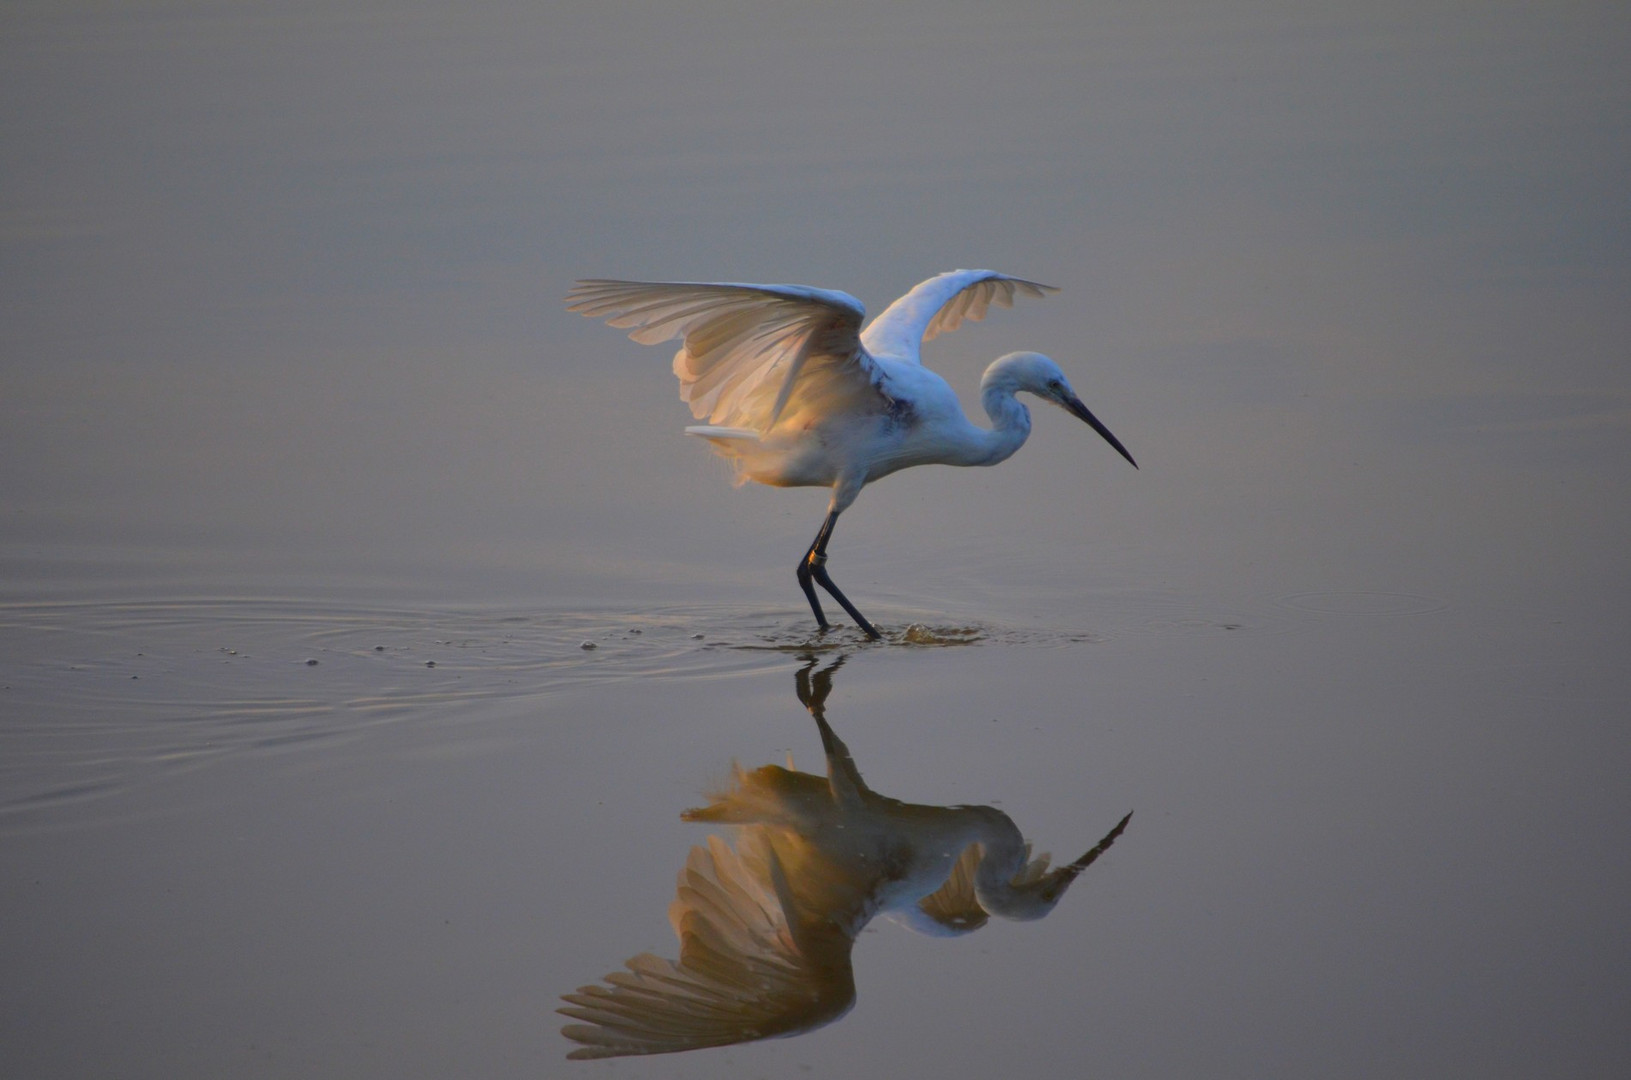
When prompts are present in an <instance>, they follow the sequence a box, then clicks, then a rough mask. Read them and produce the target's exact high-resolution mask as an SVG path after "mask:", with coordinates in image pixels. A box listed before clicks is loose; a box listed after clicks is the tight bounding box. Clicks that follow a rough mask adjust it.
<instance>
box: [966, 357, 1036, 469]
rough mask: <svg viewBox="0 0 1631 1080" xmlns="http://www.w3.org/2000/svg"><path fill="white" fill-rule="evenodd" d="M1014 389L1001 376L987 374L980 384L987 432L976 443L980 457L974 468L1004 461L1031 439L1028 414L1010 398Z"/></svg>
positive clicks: (1029, 413)
mask: <svg viewBox="0 0 1631 1080" xmlns="http://www.w3.org/2000/svg"><path fill="white" fill-rule="evenodd" d="M994 375H995V376H996V377H993V376H994ZM1015 389H1016V388H1015V386H1014V384H1013V382H1012V380H1010V379H1007V378H1004V377H1002V375H1001V373H995V372H992V371H989V370H988V371H987V372H986V373H985V378H984V379H983V380H981V383H980V403H981V404H982V405H984V406H985V413H986V415H987V416H989V417H991V428H990V430H989V431H986V432H984V436H983V438H981V439H980V442H981V444H982V445H981V450H982V451H983V453H982V455H981V457H980V459H979V460H978V461H977V462H976V464H980V465H995V464H997V462H999V461H1006V460H1008V459H1009V458H1010V457H1013V455H1014V451H1016V450H1018V449H1019V448H1020V447H1022V446H1024V445H1025V440H1026V439H1028V438H1030V437H1031V410H1030V409H1027V408H1026V407H1025V405H1024V404H1023V403H1022V402H1021V401H1020V400H1019V399H1018V398H1016V397H1015V396H1014V392H1015Z"/></svg>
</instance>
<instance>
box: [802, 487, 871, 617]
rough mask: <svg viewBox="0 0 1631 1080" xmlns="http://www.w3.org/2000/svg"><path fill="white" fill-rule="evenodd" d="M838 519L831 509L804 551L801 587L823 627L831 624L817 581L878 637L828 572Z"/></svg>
mask: <svg viewBox="0 0 1631 1080" xmlns="http://www.w3.org/2000/svg"><path fill="white" fill-rule="evenodd" d="M837 523H838V511H836V510H834V511H832V512H831V513H829V514H828V515H827V520H826V521H824V522H822V524H821V531H820V532H818V533H816V538H815V542H814V543H812V544H811V545H810V550H809V551H806V552H805V553H804V559H803V560H802V561H801V562H800V563H799V569H798V579H799V588H801V589H803V590H804V597H805V599H807V600H809V601H810V610H811V611H813V612H815V617H816V622H817V623H819V624H820V626H821V629H823V630H828V629H831V627H830V626H829V624H828V623H827V617H826V616H825V615H823V614H822V613H821V601H820V600H818V599H816V591H815V586H816V585H820V586H821V587H822V588H823V589H826V590H827V592H828V594H829V595H831V596H832V598H833V599H834V600H837V601H838V606H839V607H841V608H843V609H844V610H845V611H847V612H849V617H850V618H852V619H854V620H855V625H856V626H859V627H860V628H861V630H862V631H863V632H864V633H865V634H866V636H867V637H869V638H871V639H872V640H874V641H876V640H878V639H879V638H880V637H882V636H883V635H881V634H879V633H878V631H877V630H875V629H873V627H872V624H871V623H869V622H867V621H866V616H864V615H862V614H861V613H860V612H859V611H856V610H855V605H854V604H852V603H850V602H849V597H847V596H845V595H844V594H843V593H842V592H840V591H839V589H838V586H837V585H836V584H834V583H833V579H832V577H831V576H829V575H828V573H827V541H828V540H831V539H832V530H833V526H834V525H836V524H837Z"/></svg>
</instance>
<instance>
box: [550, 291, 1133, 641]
mask: <svg viewBox="0 0 1631 1080" xmlns="http://www.w3.org/2000/svg"><path fill="white" fill-rule="evenodd" d="M1050 291H1053V290H1051V289H1050V288H1049V287H1048V286H1045V285H1038V284H1037V283H1035V282H1031V281H1024V280H1022V279H1020V278H1014V277H1009V276H1007V275H1004V274H998V273H995V272H993V271H990V270H956V271H952V272H950V273H946V274H940V275H939V276H937V277H933V278H930V279H929V280H928V281H925V282H923V283H922V284H920V285H918V286H917V287H916V288H914V289H913V290H912V291H911V292H909V293H907V294H906V295H905V296H903V297H901V298H900V299H899V300H897V301H895V302H894V303H893V304H891V305H890V306H889V307H888V308H887V309H886V310H885V311H884V312H883V314H881V315H879V316H878V317H877V318H876V319H874V320H873V321H872V322H871V324H869V325H868V326H867V327H866V328H865V330H862V328H861V323H862V320H863V319H864V318H865V316H866V311H865V309H864V308H863V307H862V306H861V304H860V302H859V301H857V300H856V299H855V298H854V297H851V296H849V295H847V294H845V293H841V292H831V291H828V290H825V289H813V288H808V287H805V286H799V285H741V284H728V283H721V284H703V283H690V282H635V281H598V280H597V281H580V282H578V284H577V286H576V287H575V288H574V289H573V290H572V292H571V294H570V296H569V299H570V300H571V301H572V303H571V310H573V311H578V312H581V313H583V314H585V315H590V316H598V317H603V318H605V319H606V320H607V321H608V322H609V323H610V324H611V325H613V326H618V327H630V328H632V330H631V332H630V334H629V336H630V337H632V338H634V340H636V341H639V342H642V343H645V344H656V343H658V342H662V341H667V340H670V339H671V338H675V337H679V338H681V339H682V340H683V343H684V344H683V346H682V347H681V349H680V351H679V352H678V353H677V354H676V355H675V357H674V372H675V374H676V375H678V376H679V379H680V397H681V399H682V400H684V401H686V402H688V403H689V404H690V406H691V411H692V413H693V414H694V415H695V416H696V417H697V418H698V419H703V420H706V421H707V423H706V424H704V425H700V426H696V427H690V428H687V429H686V430H687V431H688V432H690V433H691V434H694V435H698V436H700V437H702V438H705V439H707V440H708V441H709V442H710V443H712V444H713V446H714V448H715V449H716V450H717V451H718V452H720V453H721V454H723V455H724V456H725V457H727V458H730V459H731V460H732V462H733V463H734V464H735V466H736V469H737V473H738V477H739V478H740V479H745V480H753V481H757V482H758V483H761V484H769V485H772V486H775V487H828V488H831V489H832V500H831V502H830V503H829V504H828V507H827V518H826V521H825V522H824V523H823V524H822V527H821V531H820V532H819V533H817V534H816V539H815V542H814V543H812V544H811V545H810V547H809V549H808V550H807V551H806V552H805V555H804V558H803V560H801V561H800V563H799V569H798V579H799V585H800V587H801V588H802V589H803V590H804V594H805V597H806V598H807V599H808V600H809V601H810V608H811V610H812V611H814V613H815V617H816V621H817V622H818V623H819V624H820V625H821V627H822V628H823V629H826V628H827V625H828V624H827V619H826V616H825V615H824V614H823V613H822V610H821V604H820V602H819V601H818V600H817V599H816V594H815V588H814V585H816V584H819V585H821V586H822V587H823V588H824V589H826V590H827V591H828V592H829V593H830V594H832V597H833V599H835V600H837V601H838V603H839V604H841V605H842V606H843V608H844V610H846V611H847V612H849V614H850V616H851V617H852V618H854V619H855V621H856V623H857V624H858V625H859V626H860V627H861V628H862V629H863V630H864V631H866V633H867V634H868V636H870V637H874V638H875V637H877V636H878V632H877V631H876V630H875V629H873V627H872V624H871V623H869V622H867V620H866V619H865V618H863V617H862V616H861V613H860V612H859V611H857V610H856V609H855V607H854V605H852V604H851V603H850V602H849V600H848V599H847V598H846V597H845V596H844V594H843V593H842V592H840V591H839V590H838V587H837V586H836V585H835V584H833V582H832V579H831V578H830V577H829V576H828V574H827V570H826V562H827V542H828V541H829V540H830V539H831V537H832V530H833V526H834V525H835V524H836V522H837V520H838V515H839V514H841V513H843V512H844V510H846V509H847V508H848V507H849V505H850V504H851V503H852V502H854V501H855V497H856V496H857V495H859V494H860V492H861V488H863V487H864V486H866V485H867V484H869V483H871V482H872V481H874V480H877V479H879V478H880V477H883V476H887V475H889V474H890V473H892V472H897V471H899V470H900V469H904V468H907V467H909V466H912V465H931V464H938V465H964V466H971V465H995V464H997V463H998V462H1000V461H1004V460H1006V459H1007V458H1009V457H1010V456H1012V455H1013V453H1014V451H1016V450H1018V449H1019V448H1020V447H1021V446H1023V445H1024V444H1025V440H1026V438H1028V437H1029V436H1030V433H1031V413H1030V410H1029V409H1027V408H1026V407H1025V405H1024V404H1023V403H1022V402H1020V401H1019V399H1018V398H1017V397H1016V395H1017V394H1018V393H1020V392H1021V391H1024V392H1028V393H1031V394H1035V395H1036V396H1038V397H1040V398H1042V399H1043V400H1044V401H1050V402H1053V403H1054V404H1056V405H1059V406H1060V407H1062V408H1064V409H1066V410H1067V411H1069V412H1071V413H1072V414H1074V415H1075V416H1077V417H1079V418H1080V419H1082V420H1083V421H1085V422H1086V423H1088V424H1090V425H1091V426H1092V427H1093V429H1094V430H1096V431H1097V432H1098V433H1099V434H1100V435H1102V436H1104V438H1105V439H1106V440H1108V441H1109V443H1110V444H1111V445H1112V446H1114V447H1115V448H1116V450H1117V451H1118V452H1120V453H1121V455H1122V456H1123V457H1125V458H1126V459H1127V460H1128V461H1129V462H1132V461H1133V458H1132V455H1131V454H1129V453H1127V450H1126V448H1124V447H1123V446H1122V445H1121V443H1120V442H1119V441H1118V440H1117V439H1116V437H1115V436H1114V435H1112V434H1111V433H1110V431H1109V429H1108V428H1106V427H1105V426H1104V425H1103V424H1101V423H1099V421H1098V419H1097V418H1095V417H1094V416H1093V414H1092V413H1091V412H1089V411H1088V409H1087V407H1086V406H1085V405H1083V404H1082V402H1081V400H1080V399H1079V398H1077V396H1076V394H1075V392H1074V391H1073V390H1072V389H1071V387H1070V383H1069V382H1068V381H1067V380H1066V379H1065V376H1064V373H1063V372H1062V371H1060V369H1059V366H1058V365H1057V364H1055V363H1054V362H1053V361H1052V360H1050V359H1048V358H1047V357H1045V356H1043V355H1041V354H1040V353H1028V352H1022V353H1009V354H1008V355H1007V356H1003V357H1001V358H999V359H998V360H996V361H995V362H993V363H992V364H991V366H990V367H989V368H987V369H986V372H985V376H984V377H983V379H982V380H981V384H980V385H981V402H982V404H983V405H984V407H985V412H986V415H987V416H988V417H989V418H990V421H991V426H990V427H988V428H987V427H981V426H979V425H978V424H975V423H973V422H972V421H970V420H969V419H968V417H967V416H965V415H964V414H963V409H962V406H961V404H959V402H958V400H957V395H956V394H955V393H954V392H953V391H952V389H951V387H950V386H949V385H947V383H946V381H945V380H944V379H942V378H941V377H940V376H939V375H936V374H935V373H934V372H932V371H930V370H929V369H928V368H926V367H924V366H923V364H922V362H921V360H920V358H919V351H920V349H921V346H922V343H923V342H924V341H928V340H932V339H933V338H934V337H935V336H936V335H937V334H939V333H941V332H942V331H945V330H954V329H956V328H957V327H958V326H959V325H960V324H961V323H962V321H963V319H965V318H968V319H975V320H978V319H982V318H984V317H985V313H986V311H987V309H988V308H989V306H990V305H991V303H992V302H996V303H997V304H999V305H1001V306H1004V307H1007V306H1009V305H1010V304H1011V303H1012V302H1013V298H1014V295H1015V294H1016V293H1017V292H1024V293H1026V294H1027V295H1031V296H1043V295H1045V294H1046V293H1047V292H1050ZM1134 465H1135V467H1136V463H1134Z"/></svg>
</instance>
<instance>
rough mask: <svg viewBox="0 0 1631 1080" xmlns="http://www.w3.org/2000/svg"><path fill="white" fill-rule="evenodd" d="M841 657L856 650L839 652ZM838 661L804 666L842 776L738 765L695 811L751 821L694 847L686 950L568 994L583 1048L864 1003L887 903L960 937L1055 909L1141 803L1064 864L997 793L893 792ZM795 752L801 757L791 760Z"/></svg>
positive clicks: (803, 685)
mask: <svg viewBox="0 0 1631 1080" xmlns="http://www.w3.org/2000/svg"><path fill="white" fill-rule="evenodd" d="M839 663H842V659H840V661H839ZM837 666H838V664H834V665H833V666H832V667H829V668H828V669H827V670H825V671H822V672H817V673H816V675H815V678H814V680H813V681H814V691H813V692H812V687H811V680H810V678H809V672H810V669H809V668H808V667H807V668H805V669H804V670H802V671H800V672H799V696H800V698H801V699H802V700H803V701H804V702H805V704H806V706H808V708H809V709H810V714H811V715H812V716H814V717H815V721H816V724H817V725H818V726H819V728H820V730H821V744H822V748H823V750H825V752H826V758H827V775H826V776H817V775H814V774H811V773H804V772H795V771H793V770H792V769H791V768H786V769H784V768H782V767H781V766H779V765H766V766H764V767H762V768H758V769H755V770H753V771H752V772H748V771H746V770H744V769H742V768H740V767H738V768H736V769H735V772H734V775H733V778H732V782H731V785H730V787H729V789H728V790H725V791H721V792H718V793H717V794H715V795H714V796H713V798H712V800H711V801H710V802H709V804H708V805H707V806H705V807H701V808H699V809H696V810H687V811H686V812H685V813H684V814H683V815H681V816H682V817H683V818H684V819H685V820H687V821H697V822H708V823H714V824H726V825H733V826H736V827H737V835H736V844H735V847H734V848H732V846H731V845H729V844H727V843H725V842H724V841H723V840H721V839H720V838H719V837H717V836H710V837H709V838H708V843H707V846H705V847H704V846H697V847H694V848H692V849H691V854H690V857H689V858H688V859H687V860H686V865H685V869H683V870H682V871H680V875H679V882H678V888H677V890H676V895H675V898H674V901H673V903H672V904H671V905H670V906H669V909H668V917H669V921H670V923H672V925H673V927H674V932H675V934H676V935H677V936H678V937H679V939H680V958H679V959H678V960H668V959H664V958H663V957H659V956H656V955H654V954H651V953H642V954H641V955H639V956H636V957H633V958H632V959H630V960H629V961H628V962H627V963H626V965H625V966H626V967H627V969H628V970H626V971H618V972H613V973H612V974H610V975H607V976H606V983H607V984H608V985H606V986H600V985H591V986H584V987H580V988H579V989H578V991H577V992H576V993H572V994H565V995H563V997H564V998H565V999H566V1001H567V1002H568V1004H567V1006H565V1007H563V1008H561V1009H559V1010H558V1011H559V1012H562V1013H564V1014H566V1015H567V1016H570V1017H572V1018H573V1019H574V1020H578V1021H581V1022H580V1023H576V1024H568V1025H567V1026H565V1027H564V1028H562V1029H561V1031H562V1034H564V1035H565V1036H566V1037H567V1038H569V1039H571V1040H572V1041H573V1042H576V1043H578V1044H579V1046H578V1048H577V1049H575V1050H573V1051H572V1052H571V1053H570V1054H569V1055H568V1056H569V1057H572V1058H578V1059H582V1058H604V1057H622V1056H625V1055H630V1054H666V1053H674V1052H676V1051H681V1050H696V1049H700V1048H702V1047H708V1046H727V1045H730V1044H733V1043H742V1042H750V1041H752V1040H755V1039H769V1038H776V1037H779V1036H786V1035H796V1034H799V1033H801V1032H805V1031H809V1030H811V1029H813V1028H817V1027H820V1026H822V1025H823V1024H828V1023H831V1022H832V1021H834V1020H836V1019H838V1018H839V1017H840V1016H843V1015H844V1014H845V1013H846V1012H848V1011H849V1009H850V1007H851V1006H852V1005H854V1004H855V969H854V966H853V964H852V962H851V954H852V953H853V951H854V948H855V942H856V939H857V938H858V937H859V936H860V934H861V931H862V930H863V929H865V928H866V926H867V924H868V923H869V922H871V921H872V919H873V918H874V917H876V916H878V915H888V916H891V917H892V918H894V919H895V920H896V921H899V922H901V923H904V924H905V925H906V926H908V927H910V928H912V929H914V930H917V931H920V932H922V933H927V934H932V935H935V936H937V937H949V936H956V935H961V934H967V933H972V932H973V931H975V930H978V929H980V927H982V926H984V925H985V924H986V923H987V922H988V921H989V920H990V916H992V915H997V916H1001V917H1003V918H1008V919H1018V920H1034V919H1040V918H1042V917H1043V916H1045V915H1047V914H1048V913H1049V912H1050V911H1052V910H1053V909H1054V907H1055V905H1057V904H1058V902H1059V900H1060V898H1061V897H1062V896H1063V895H1064V893H1065V890H1066V889H1068V888H1069V887H1070V884H1071V882H1073V881H1074V880H1076V878H1077V876H1078V875H1080V874H1081V872H1082V871H1083V870H1085V869H1087V867H1088V866H1090V865H1092V863H1093V862H1094V861H1095V860H1097V859H1098V857H1099V856H1100V855H1102V854H1104V852H1105V851H1107V850H1108V849H1109V847H1110V845H1111V844H1113V843H1115V841H1116V838H1117V837H1119V836H1120V835H1121V833H1122V831H1123V830H1124V829H1126V827H1127V822H1128V820H1129V819H1130V818H1131V817H1132V815H1131V814H1128V815H1127V816H1126V817H1124V818H1122V819H1121V821H1119V822H1118V823H1117V824H1116V826H1115V828H1113V829H1111V830H1110V832H1109V833H1108V834H1106V835H1105V836H1104V838H1103V839H1101V840H1100V841H1099V842H1098V843H1097V844H1095V845H1094V846H1093V847H1092V848H1090V849H1089V850H1088V851H1087V853H1086V854H1084V855H1083V856H1082V857H1081V858H1079V859H1077V860H1075V861H1074V862H1071V863H1066V864H1064V865H1061V866H1050V865H1049V859H1048V856H1047V855H1037V856H1035V857H1032V855H1031V846H1030V845H1029V844H1028V843H1026V842H1025V840H1024V838H1023V837H1022V836H1021V835H1020V831H1019V829H1018V828H1017V827H1016V826H1015V825H1014V822H1013V820H1012V819H1011V818H1009V816H1008V815H1007V814H1005V813H1003V812H1002V811H1001V810H998V809H996V808H995V807H992V806H926V805H921V804H915V803H907V802H901V801H899V800H897V799H891V798H888V797H887V796H884V795H879V794H878V793H876V792H874V791H873V790H872V789H871V788H869V787H867V785H866V782H865V781H863V780H862V779H861V773H860V771H859V770H858V769H857V768H856V767H855V760H854V758H852V757H851V756H850V752H849V749H848V748H847V747H846V746H845V745H844V743H843V741H842V740H840V739H839V738H838V736H837V734H835V733H834V732H833V730H832V728H831V727H830V726H829V725H828V724H827V721H826V718H825V717H824V715H823V713H822V700H823V699H824V698H825V697H826V694H827V692H828V690H830V688H831V679H832V672H833V670H834V668H836V667H837ZM788 764H789V765H791V764H792V763H791V762H789V763H788Z"/></svg>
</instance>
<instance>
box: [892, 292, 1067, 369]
mask: <svg viewBox="0 0 1631 1080" xmlns="http://www.w3.org/2000/svg"><path fill="white" fill-rule="evenodd" d="M1058 291H1059V290H1058V289H1056V288H1054V287H1053V286H1052V285H1039V284H1037V283H1036V282H1034V281H1026V280H1024V279H1023V278H1016V277H1009V276H1008V275H1007V274H999V273H997V272H996V271H994V270H952V271H950V272H948V273H944V274H939V275H937V276H935V277H932V278H930V279H929V280H928V281H925V282H923V283H922V284H921V285H918V286H917V287H916V288H914V289H913V290H912V291H911V292H909V293H907V294H906V295H905V296H903V297H901V298H900V299H899V300H896V301H895V302H894V303H893V304H890V305H889V306H888V307H887V308H885V309H884V312H883V314H881V315H879V316H878V317H877V318H876V319H873V320H872V323H871V325H869V326H868V327H867V328H866V330H865V332H864V333H862V334H861V342H862V344H863V345H865V347H866V349H867V351H868V352H870V353H872V355H874V356H887V357H891V358H895V359H901V360H916V359H917V358H918V349H919V347H920V346H921V345H922V343H923V342H925V341H933V340H934V339H935V338H936V337H937V336H938V335H940V334H941V333H944V332H945V331H947V330H955V329H957V328H958V327H959V326H961V325H962V324H963V320H964V319H972V320H974V321H975V322H979V321H980V320H981V319H983V318H985V313H986V312H987V311H988V310H990V308H991V305H992V304H993V303H995V304H996V305H997V306H998V307H1013V306H1014V296H1015V294H1017V293H1024V294H1025V295H1026V296H1046V295H1047V294H1048V293H1051V292H1058Z"/></svg>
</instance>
